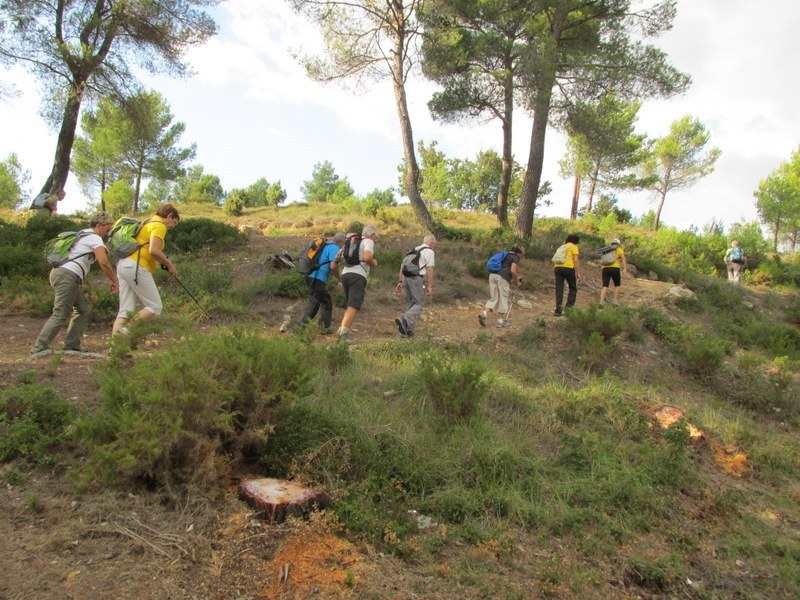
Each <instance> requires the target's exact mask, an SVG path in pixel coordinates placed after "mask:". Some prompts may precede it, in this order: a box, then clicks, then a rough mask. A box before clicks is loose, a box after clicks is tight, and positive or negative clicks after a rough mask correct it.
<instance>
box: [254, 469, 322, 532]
mask: <svg viewBox="0 0 800 600" xmlns="http://www.w3.org/2000/svg"><path fill="white" fill-rule="evenodd" d="M239 497H240V498H241V499H242V500H244V501H245V502H247V503H248V504H249V505H250V506H252V507H253V508H255V509H256V510H261V511H264V518H265V519H266V520H267V521H269V522H270V523H282V522H283V521H285V520H286V517H289V516H301V515H304V514H307V513H308V512H310V511H312V510H315V509H316V508H318V507H319V506H320V505H321V496H320V494H319V492H317V491H316V490H313V489H311V488H307V487H303V486H302V485H298V484H296V483H293V482H291V481H286V480H284V479H271V478H263V479H248V480H243V481H242V482H241V483H240V484H239Z"/></svg>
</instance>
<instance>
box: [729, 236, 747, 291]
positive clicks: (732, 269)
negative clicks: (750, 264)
mask: <svg viewBox="0 0 800 600" xmlns="http://www.w3.org/2000/svg"><path fill="white" fill-rule="evenodd" d="M746 263H747V257H746V256H745V255H744V250H742V249H741V248H740V247H739V242H737V241H736V240H733V241H732V242H731V247H730V248H728V250H727V251H726V252H725V266H726V267H728V281H730V282H731V283H733V284H734V285H738V284H739V278H740V276H741V274H742V269H744V265H745V264H746Z"/></svg>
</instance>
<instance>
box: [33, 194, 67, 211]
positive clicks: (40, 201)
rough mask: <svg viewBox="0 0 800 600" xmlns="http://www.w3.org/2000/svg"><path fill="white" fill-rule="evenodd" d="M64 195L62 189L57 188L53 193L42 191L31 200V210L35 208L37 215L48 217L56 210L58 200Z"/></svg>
mask: <svg viewBox="0 0 800 600" xmlns="http://www.w3.org/2000/svg"><path fill="white" fill-rule="evenodd" d="M66 195H67V193H66V192H65V191H64V190H57V191H55V192H53V193H50V192H42V193H41V194H39V195H38V196H36V198H34V199H33V202H31V210H35V211H36V214H37V215H42V216H45V217H49V216H50V215H52V214H53V213H54V212H57V211H58V202H59V201H60V200H63V199H64V197H65V196H66Z"/></svg>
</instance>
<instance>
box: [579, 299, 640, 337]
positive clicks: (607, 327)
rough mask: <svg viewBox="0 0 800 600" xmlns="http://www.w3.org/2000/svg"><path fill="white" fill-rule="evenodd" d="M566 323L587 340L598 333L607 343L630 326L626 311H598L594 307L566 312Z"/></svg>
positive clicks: (628, 313) (628, 315)
mask: <svg viewBox="0 0 800 600" xmlns="http://www.w3.org/2000/svg"><path fill="white" fill-rule="evenodd" d="M565 314H566V317H567V321H568V322H569V323H570V325H572V327H574V328H575V329H576V330H578V331H579V332H580V333H581V334H582V335H583V337H584V339H588V338H589V337H590V336H591V335H592V334H593V333H599V334H600V335H601V336H603V339H604V340H606V341H608V340H610V339H611V338H613V337H614V336H616V335H619V334H620V333H621V332H623V331H625V330H627V329H629V328H630V326H631V318H630V312H629V311H627V310H626V309H614V310H598V309H597V307H596V306H595V305H591V306H589V308H587V309H586V310H581V309H575V308H573V309H572V310H568V311H567V312H566V313H565Z"/></svg>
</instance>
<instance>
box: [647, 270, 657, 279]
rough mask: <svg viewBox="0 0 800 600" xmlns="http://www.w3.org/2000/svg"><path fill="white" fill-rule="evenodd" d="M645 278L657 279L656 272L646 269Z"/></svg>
mask: <svg viewBox="0 0 800 600" xmlns="http://www.w3.org/2000/svg"><path fill="white" fill-rule="evenodd" d="M647 278H648V279H649V280H650V281H658V273H656V272H655V271H648V272H647Z"/></svg>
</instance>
